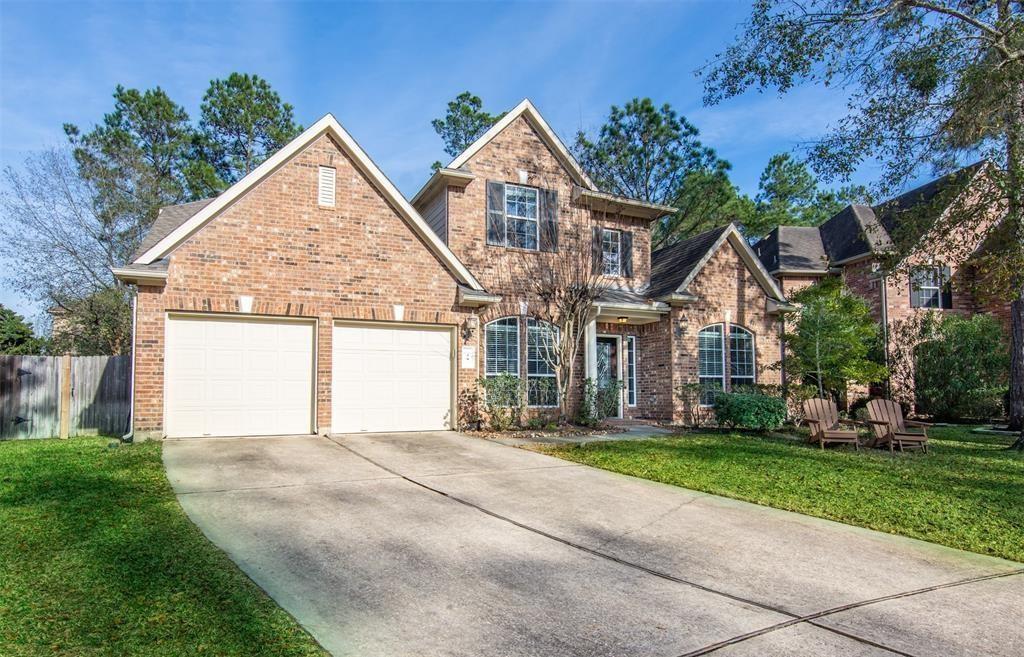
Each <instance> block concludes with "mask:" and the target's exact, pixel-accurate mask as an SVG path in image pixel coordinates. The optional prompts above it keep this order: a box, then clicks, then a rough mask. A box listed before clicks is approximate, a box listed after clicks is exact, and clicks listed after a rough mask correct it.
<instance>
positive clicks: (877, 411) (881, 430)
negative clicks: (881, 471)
mask: <svg viewBox="0 0 1024 657" xmlns="http://www.w3.org/2000/svg"><path fill="white" fill-rule="evenodd" d="M868 418H870V419H868V424H869V425H870V426H871V431H872V433H873V434H874V439H873V440H872V441H871V446H872V447H881V446H883V445H888V446H889V451H890V452H893V451H895V448H897V447H899V448H900V451H901V452H902V451H904V449H905V448H908V447H920V448H921V449H922V450H923V451H924V452H926V453H927V452H928V427H930V426H931V425H930V424H928V423H927V422H913V421H911V420H906V419H904V418H903V409H902V408H900V405H899V404H897V403H896V402H894V401H892V400H889V399H872V400H871V401H869V402H868ZM908 427H914V428H915V429H918V430H915V431H911V430H908Z"/></svg>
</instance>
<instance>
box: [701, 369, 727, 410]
mask: <svg viewBox="0 0 1024 657" xmlns="http://www.w3.org/2000/svg"><path fill="white" fill-rule="evenodd" d="M700 385H701V391H700V403H701V404H702V405H704V406H711V405H713V404H714V403H715V397H716V396H717V393H719V392H721V390H722V379H721V378H719V377H704V376H702V377H700Z"/></svg>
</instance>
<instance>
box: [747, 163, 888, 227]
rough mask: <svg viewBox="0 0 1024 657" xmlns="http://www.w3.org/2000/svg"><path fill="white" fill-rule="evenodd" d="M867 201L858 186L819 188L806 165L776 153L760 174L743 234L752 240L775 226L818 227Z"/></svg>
mask: <svg viewBox="0 0 1024 657" xmlns="http://www.w3.org/2000/svg"><path fill="white" fill-rule="evenodd" d="M868 200H869V199H868V192H867V189H866V188H864V187H863V186H859V185H848V186H844V187H841V188H839V189H837V190H827V189H821V187H820V186H819V184H818V178H817V176H815V175H814V174H813V173H812V172H811V170H810V168H809V167H808V166H807V164H806V163H805V162H803V161H802V160H798V159H796V158H794V157H793V156H792V155H790V154H789V153H779V154H778V155H773V156H772V158H771V159H770V160H768V164H767V166H765V168H764V171H763V172H762V173H761V179H760V181H759V183H758V193H757V197H756V198H755V199H754V203H755V207H754V212H753V213H752V214H751V216H749V218H748V220H747V222H746V223H745V224H744V234H745V235H746V236H747V237H748V238H750V239H754V238H759V237H763V236H765V235H767V234H768V233H769V232H771V231H772V229H774V228H775V227H776V226H820V225H821V224H823V223H825V222H826V221H828V220H829V218H831V217H832V216H833V215H835V214H836V213H837V212H839V211H840V210H842V209H843V208H844V207H846V206H847V205H849V204H850V203H866V202H868Z"/></svg>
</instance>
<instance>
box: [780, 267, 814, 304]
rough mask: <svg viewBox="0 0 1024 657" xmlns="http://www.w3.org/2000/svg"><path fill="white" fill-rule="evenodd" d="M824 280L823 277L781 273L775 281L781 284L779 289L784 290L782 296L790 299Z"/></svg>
mask: <svg viewBox="0 0 1024 657" xmlns="http://www.w3.org/2000/svg"><path fill="white" fill-rule="evenodd" d="M822 278H824V275H821V276H806V275H803V274H783V273H779V274H778V275H777V276H776V277H775V280H776V281H778V283H779V289H781V290H782V294H783V295H784V296H785V297H786V298H787V299H788V298H790V297H791V296H793V295H794V294H796V293H797V292H799V291H800V290H802V289H804V288H806V287H810V286H811V285H814V284H815V283H817V282H818V281H820V280H821V279H822Z"/></svg>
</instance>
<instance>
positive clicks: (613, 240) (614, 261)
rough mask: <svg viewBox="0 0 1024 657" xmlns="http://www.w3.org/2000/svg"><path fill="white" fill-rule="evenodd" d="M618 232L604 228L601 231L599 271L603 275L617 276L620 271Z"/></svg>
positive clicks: (620, 259)
mask: <svg viewBox="0 0 1024 657" xmlns="http://www.w3.org/2000/svg"><path fill="white" fill-rule="evenodd" d="M620 251H621V249H620V233H619V231H617V230H605V231H603V232H602V233H601V272H602V273H603V274H604V275H605V276H618V275H619V272H620V271H621V261H622V258H621V253H620Z"/></svg>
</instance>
